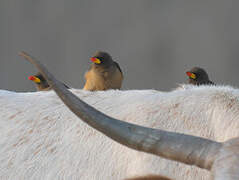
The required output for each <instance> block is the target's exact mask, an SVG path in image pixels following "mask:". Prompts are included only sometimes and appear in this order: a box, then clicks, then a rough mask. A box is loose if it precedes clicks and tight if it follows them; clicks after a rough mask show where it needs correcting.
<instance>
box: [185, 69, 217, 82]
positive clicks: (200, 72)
mask: <svg viewBox="0 0 239 180" xmlns="http://www.w3.org/2000/svg"><path fill="white" fill-rule="evenodd" d="M186 74H187V76H188V78H189V79H188V82H189V84H193V85H206V84H207V85H215V83H214V82H212V81H210V80H209V77H208V74H207V72H206V71H205V70H204V69H203V68H200V67H194V68H192V69H191V70H190V71H187V72H186Z"/></svg>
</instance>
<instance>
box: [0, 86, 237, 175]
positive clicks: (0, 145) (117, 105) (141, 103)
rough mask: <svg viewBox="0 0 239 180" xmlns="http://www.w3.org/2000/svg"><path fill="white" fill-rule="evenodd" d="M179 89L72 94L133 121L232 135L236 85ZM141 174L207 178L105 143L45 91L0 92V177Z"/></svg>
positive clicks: (212, 136)
mask: <svg viewBox="0 0 239 180" xmlns="http://www.w3.org/2000/svg"><path fill="white" fill-rule="evenodd" d="M185 89H187V90H185ZM185 89H184V88H183V89H180V90H175V91H173V92H169V93H163V92H158V91H154V90H141V91H139V90H131V91H118V90H112V91H106V92H103V91H102V92H87V91H83V90H73V92H74V93H75V94H77V95H78V96H79V97H80V98H81V99H83V100H84V101H86V102H87V103H89V104H90V105H92V106H94V107H96V108H97V109H98V110H100V111H102V112H104V113H106V114H107V115H110V116H112V117H114V118H117V119H121V120H124V121H128V122H131V123H135V124H138V125H143V126H147V127H152V128H161V129H164V130H169V131H176V132H183V133H187V134H192V135H197V136H201V137H207V138H210V139H214V140H217V141H224V140H227V139H229V138H232V137H236V136H238V135H239V131H238V130H239V127H238V126H239V123H238V121H239V101H238V100H239V90H237V89H233V88H230V87H206V86H205V87H204V86H202V87H190V88H185ZM146 174H161V175H166V176H168V177H172V178H175V179H182V180H186V179H193V180H199V179H208V178H209V177H210V175H209V172H208V171H206V170H201V169H199V168H196V167H190V166H187V165H183V164H179V163H176V162H173V161H169V160H165V159H161V158H159V157H157V156H154V155H151V154H146V153H142V152H137V151H135V150H131V149H129V148H127V147H124V146H122V145H120V144H118V143H116V142H113V140H111V139H109V138H107V137H105V136H104V135H102V134H101V133H99V132H97V131H95V130H94V129H92V128H90V127H88V125H86V124H84V123H83V122H81V121H80V120H79V119H78V118H77V117H76V116H75V115H74V114H73V113H72V112H70V110H68V108H67V107H65V106H64V104H63V103H62V102H61V101H60V99H59V98H58V97H57V96H56V95H55V93H54V92H53V91H50V92H35V93H14V92H9V91H0V179H11V180H19V179H27V180H28V179H34V180H38V179H42V180H52V179H54V180H58V179H59V180H60V179H67V180H68V179H81V180H101V179H102V180H108V179H109V180H118V179H122V178H126V177H132V176H136V175H137V176H138V175H146Z"/></svg>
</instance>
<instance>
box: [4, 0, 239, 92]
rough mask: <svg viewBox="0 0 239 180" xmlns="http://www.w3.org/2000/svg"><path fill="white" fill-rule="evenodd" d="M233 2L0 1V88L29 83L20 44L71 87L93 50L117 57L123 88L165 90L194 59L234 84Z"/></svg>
mask: <svg viewBox="0 0 239 180" xmlns="http://www.w3.org/2000/svg"><path fill="white" fill-rule="evenodd" d="M238 9H239V1H236V0H234V1H231V0H223V1H221V0H210V1H191V0H187V1H186V0H185V1H182V0H170V1H169V0H38V1H33V0H0V89H8V90H14V91H33V90H34V86H33V83H32V82H30V81H29V80H27V77H28V76H29V75H32V73H35V72H36V70H35V69H34V68H33V66H32V65H30V64H29V63H27V62H26V61H23V60H22V58H20V57H18V55H17V53H18V52H19V51H21V50H25V51H27V52H29V53H30V54H32V55H34V56H35V57H37V58H38V59H39V60H41V61H42V62H43V63H44V64H45V65H47V67H48V68H49V70H50V71H51V72H52V73H54V74H55V75H56V76H57V77H58V79H60V80H62V81H64V82H65V83H66V84H68V85H69V86H72V87H75V88H82V87H83V85H84V73H85V71H86V70H87V69H88V68H89V65H90V63H91V62H90V59H89V58H90V57H91V56H92V55H93V54H94V53H95V51H97V50H104V51H107V52H109V53H110V54H111V55H112V56H113V58H114V60H116V61H117V62H118V63H119V64H120V66H121V67H122V69H123V72H124V75H125V79H124V86H123V89H148V88H153V89H158V90H163V91H164V90H170V89H172V88H174V87H176V84H177V83H182V82H186V75H185V71H187V70H189V69H190V68H191V67H193V66H201V67H204V68H205V69H206V70H207V71H208V73H209V75H210V77H211V79H212V80H213V81H215V82H216V83H218V84H230V85H233V86H239V80H238V78H237V77H238V76H239V72H238V65H239V19H238V18H239V10H238Z"/></svg>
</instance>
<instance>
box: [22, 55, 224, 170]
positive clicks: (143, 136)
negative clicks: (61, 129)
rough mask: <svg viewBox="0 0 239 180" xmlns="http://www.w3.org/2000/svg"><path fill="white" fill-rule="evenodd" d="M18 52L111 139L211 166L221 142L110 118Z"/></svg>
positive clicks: (190, 162)
mask: <svg viewBox="0 0 239 180" xmlns="http://www.w3.org/2000/svg"><path fill="white" fill-rule="evenodd" d="M20 56H22V57H24V58H25V59H27V60H28V61H29V62H31V63H32V64H33V65H35V66H36V68H37V69H38V70H39V71H40V72H41V73H42V75H43V76H44V77H45V78H46V79H47V81H48V83H49V84H50V85H51V86H52V88H53V89H54V90H55V92H56V93H57V95H58V96H59V97H60V98H61V99H62V101H63V102H64V103H65V104H66V105H67V106H68V107H69V108H70V109H71V111H72V112H74V113H75V114H76V115H77V116H78V117H79V118H81V119H82V120H83V121H84V122H86V123H87V124H88V125H90V126H91V127H93V128H95V129H97V130H98V131H100V132H102V133H103V134H105V135H106V136H108V137H110V138H111V139H113V140H115V141H117V142H119V143H121V144H123V145H126V146H128V147H130V148H133V149H136V150H138V151H144V152H148V153H152V154H155V155H158V156H161V157H164V158H167V159H171V160H175V161H179V162H182V163H186V164H190V165H196V166H198V167H201V168H204V169H208V170H210V169H211V166H212V164H213V162H214V159H215V156H216V153H217V152H218V150H219V149H220V148H221V146H222V144H221V143H218V142H215V141H211V140H208V139H204V138H200V137H195V136H190V135H185V134H180V133H174V132H168V131H163V130H160V129H151V128H146V127H142V126H138V125H134V124H130V123H127V122H124V121H120V120H117V119H114V118H111V117H109V116H107V115H105V114H103V113H101V112H99V111H98V110H96V109H95V108H93V107H92V106H89V105H88V104H86V103H85V102H83V101H82V100H81V99H79V98H78V97H77V96H75V95H74V94H72V93H71V92H70V91H69V90H67V89H66V88H65V87H64V85H63V84H62V83H61V82H60V81H58V80H56V79H55V77H54V76H53V75H52V74H51V73H50V72H48V70H47V69H46V68H45V67H44V66H43V65H42V64H41V63H40V62H39V61H37V60H35V58H33V57H31V56H30V55H28V54H27V53H25V52H21V53H20Z"/></svg>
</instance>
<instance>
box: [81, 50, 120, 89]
mask: <svg viewBox="0 0 239 180" xmlns="http://www.w3.org/2000/svg"><path fill="white" fill-rule="evenodd" d="M91 61H92V62H93V63H92V64H91V67H90V69H89V71H87V72H86V73H85V79H86V83H85V86H84V90H89V91H97V90H107V89H120V88H121V86H122V81H123V73H122V71H121V69H120V66H119V64H118V63H117V62H115V61H113V59H112V57H111V56H110V55H109V54H108V53H106V52H101V51H99V52H97V53H96V54H95V55H94V56H93V57H92V58H91Z"/></svg>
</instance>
